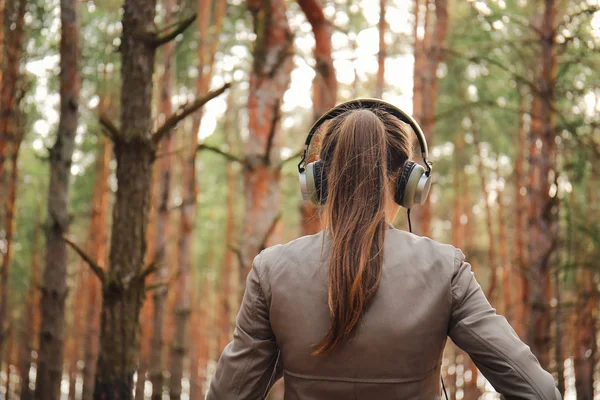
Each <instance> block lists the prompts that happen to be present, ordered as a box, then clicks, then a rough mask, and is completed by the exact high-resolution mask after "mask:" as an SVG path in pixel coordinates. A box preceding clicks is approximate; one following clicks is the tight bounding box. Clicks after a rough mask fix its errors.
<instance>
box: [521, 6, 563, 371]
mask: <svg viewBox="0 0 600 400" xmlns="http://www.w3.org/2000/svg"><path fill="white" fill-rule="evenodd" d="M555 23H556V4H555V1H554V0H545V2H544V12H543V16H542V22H541V27H540V37H539V40H540V45H541V49H542V51H541V60H540V61H541V72H540V77H539V93H538V94H537V95H536V96H535V97H534V103H535V102H537V103H538V106H537V107H535V108H534V112H533V116H532V141H533V143H534V144H533V146H536V147H538V143H540V144H541V148H539V149H537V151H535V153H534V154H532V155H531V156H530V169H531V170H533V174H534V175H535V176H536V179H535V182H534V185H530V188H531V189H532V195H531V196H530V200H531V201H532V204H531V205H530V207H531V210H530V215H529V218H530V219H529V234H530V238H529V261H528V265H529V268H530V276H529V279H530V290H531V298H530V302H529V306H530V313H529V315H530V318H531V321H530V323H529V326H530V327H532V330H533V331H532V332H531V335H530V336H529V337H528V338H529V339H531V341H530V343H531V348H532V351H533V353H534V354H535V355H536V356H537V358H538V360H539V361H540V364H541V365H542V367H544V368H548V367H549V365H550V347H551V321H552V319H551V310H550V299H551V296H552V286H551V277H550V259H551V257H552V255H553V253H554V250H555V249H556V246H557V240H558V239H557V237H558V233H557V228H558V223H557V220H558V213H557V209H558V207H557V202H558V198H557V196H556V193H551V192H550V177H551V174H553V173H554V171H555V169H556V165H555V154H556V142H555V137H556V130H555V126H554V111H553V110H554V102H555V91H554V86H555V69H556V48H555V46H556V45H555V40H554V36H555V34H556V30H555ZM536 109H537V110H536ZM535 111H537V112H535ZM534 139H535V140H534Z"/></svg>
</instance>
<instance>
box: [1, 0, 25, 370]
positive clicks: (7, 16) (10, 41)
mask: <svg viewBox="0 0 600 400" xmlns="http://www.w3.org/2000/svg"><path fill="white" fill-rule="evenodd" d="M0 1H2V3H3V4H1V5H0V8H1V11H2V12H1V13H0V15H1V16H2V17H1V19H2V20H3V21H0V22H3V24H2V25H0V31H2V35H3V34H4V30H5V29H6V30H7V31H8V30H9V29H11V28H10V27H12V26H13V23H14V29H13V30H12V32H11V34H10V35H9V37H8V38H2V39H4V40H0V43H1V44H0V50H3V51H2V53H1V54H2V56H0V57H1V58H0V61H4V65H3V64H2V63H0V70H1V71H2V72H1V73H0V75H1V76H2V81H1V82H2V84H1V85H0V182H3V181H4V164H5V161H6V157H7V155H8V151H9V145H11V144H14V143H15V126H14V119H15V111H16V107H17V82H18V80H19V79H18V78H19V65H20V61H21V54H22V52H23V31H24V27H25V11H26V9H27V1H26V0H8V2H5V1H4V0H0ZM3 45H4V46H6V59H5V60H3V58H4V57H3V56H4V48H3ZM2 321H3V315H2V314H0V323H2ZM1 342H2V340H1V337H0V345H1ZM1 353H2V352H1V351H0V356H1ZM0 359H1V358H0Z"/></svg>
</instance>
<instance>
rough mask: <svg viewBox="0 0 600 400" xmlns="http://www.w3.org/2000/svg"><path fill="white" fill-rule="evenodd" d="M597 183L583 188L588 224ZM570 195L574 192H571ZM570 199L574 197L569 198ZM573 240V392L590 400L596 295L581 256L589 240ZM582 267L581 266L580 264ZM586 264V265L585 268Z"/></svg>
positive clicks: (591, 272) (592, 181)
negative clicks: (574, 252)
mask: <svg viewBox="0 0 600 400" xmlns="http://www.w3.org/2000/svg"><path fill="white" fill-rule="evenodd" d="M596 173H597V169H596V168H594V167H592V173H591V176H592V177H595V176H596V175H595V174H596ZM596 185H597V180H596V179H594V178H591V179H590V181H589V183H588V187H587V192H588V193H587V201H586V204H585V205H584V207H586V208H587V212H586V213H585V214H587V215H588V216H589V218H588V221H594V222H592V223H595V221H597V219H596V217H597V215H598V213H597V208H596V207H597V206H596V204H597V198H598V197H597V196H596V195H595V192H594V190H595V188H596V187H597V186H596ZM573 193H574V192H573ZM573 197H574V196H573ZM577 239H579V238H573V242H574V243H576V244H578V245H579V246H581V247H579V246H576V247H575V251H576V254H577V255H576V256H575V261H576V263H577V265H578V268H577V272H576V274H577V275H576V279H577V281H576V282H577V300H576V301H577V303H576V324H575V326H576V327H577V328H576V329H575V332H574V335H575V351H574V357H573V358H574V366H575V389H576V392H577V398H578V399H581V400H592V399H593V398H594V366H595V364H596V359H597V351H598V349H597V344H596V343H597V341H596V339H597V335H596V321H597V318H596V308H597V306H596V299H597V298H598V297H597V296H598V292H597V289H596V285H595V284H594V282H595V279H594V270H593V268H591V260H589V259H586V258H584V257H582V254H583V251H581V248H582V247H584V246H585V245H586V244H587V242H588V241H589V239H586V240H581V242H583V243H582V244H580V240H577ZM582 264H583V265H582ZM586 264H587V265H586Z"/></svg>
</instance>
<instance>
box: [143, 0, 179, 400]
mask: <svg viewBox="0 0 600 400" xmlns="http://www.w3.org/2000/svg"><path fill="white" fill-rule="evenodd" d="M163 6H164V8H165V10H166V14H165V22H166V23H170V22H172V21H171V19H172V16H173V15H174V6H175V1H174V0H165V1H164V4H163ZM174 50H175V43H173V42H170V43H167V44H166V45H164V46H163V48H162V54H161V64H162V68H163V71H162V77H161V79H160V81H159V82H160V83H159V104H158V109H159V116H158V120H159V121H160V122H163V121H164V120H166V119H167V118H168V117H169V116H170V115H171V113H172V112H173V104H172V102H171V96H172V91H173V69H174V67H173V52H174ZM172 152H173V131H170V132H169V133H167V134H166V136H165V138H164V140H163V141H162V142H161V144H160V153H161V154H162V156H161V157H160V159H159V161H158V165H157V167H158V186H159V187H158V196H157V198H156V210H157V216H156V226H155V232H154V235H155V236H154V255H153V261H152V262H153V263H155V264H156V265H157V266H158V269H157V271H156V273H155V274H154V279H155V280H156V282H159V283H160V282H166V280H167V279H168V278H167V276H168V265H167V263H166V261H165V260H168V259H169V258H168V257H167V254H166V253H167V239H168V238H169V207H170V204H169V203H170V198H171V176H172V172H171V166H172V164H173V161H174V157H173V156H172V154H171V153H172ZM166 298H167V285H160V286H159V287H157V288H156V289H154V290H153V292H152V305H153V316H152V339H151V342H150V343H151V344H150V358H149V364H148V377H149V379H150V382H151V383H152V400H161V399H162V393H163V385H164V379H163V369H164V360H163V357H162V355H163V347H164V342H163V335H164V333H163V326H164V322H165V301H166Z"/></svg>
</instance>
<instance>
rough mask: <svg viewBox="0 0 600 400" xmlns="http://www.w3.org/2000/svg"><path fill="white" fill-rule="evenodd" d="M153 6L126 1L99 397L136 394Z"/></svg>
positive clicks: (150, 153)
mask: <svg viewBox="0 0 600 400" xmlns="http://www.w3.org/2000/svg"><path fill="white" fill-rule="evenodd" d="M155 10H156V1H155V0H150V1H142V0H126V1H125V6H124V13H123V23H122V26H123V33H122V39H121V56H122V64H121V79H122V87H121V104H122V110H121V129H120V131H119V134H118V135H116V136H115V137H114V138H113V141H114V152H115V158H116V160H117V170H116V177H117V182H118V189H117V192H116V199H115V203H114V206H113V219H112V220H113V225H112V235H111V243H110V255H109V263H110V268H109V269H108V271H107V273H106V276H105V281H104V284H103V287H102V314H101V330H100V353H99V358H98V364H97V374H96V379H95V387H94V398H95V399H98V400H100V399H120V400H127V399H130V398H131V396H132V390H133V387H132V379H133V373H134V371H135V370H136V367H137V356H138V354H137V353H138V338H137V336H138V318H139V311H140V308H141V305H142V301H143V298H144V277H143V276H142V270H143V267H144V256H145V252H146V229H147V226H148V209H149V197H150V196H149V194H150V182H151V178H152V163H153V161H154V158H155V151H156V150H155V144H154V142H153V138H152V136H151V135H150V132H151V130H150V126H151V103H152V87H153V85H152V76H153V72H154V57H155V52H156V47H155V44H154V43H152V42H151V41H149V40H148V38H147V37H146V36H145V35H143V34H141V33H142V32H144V33H148V32H145V30H148V29H151V27H153V26H154V16H155Z"/></svg>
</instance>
